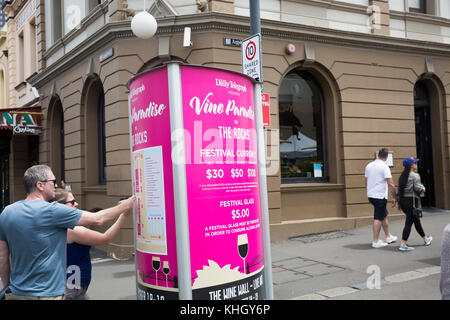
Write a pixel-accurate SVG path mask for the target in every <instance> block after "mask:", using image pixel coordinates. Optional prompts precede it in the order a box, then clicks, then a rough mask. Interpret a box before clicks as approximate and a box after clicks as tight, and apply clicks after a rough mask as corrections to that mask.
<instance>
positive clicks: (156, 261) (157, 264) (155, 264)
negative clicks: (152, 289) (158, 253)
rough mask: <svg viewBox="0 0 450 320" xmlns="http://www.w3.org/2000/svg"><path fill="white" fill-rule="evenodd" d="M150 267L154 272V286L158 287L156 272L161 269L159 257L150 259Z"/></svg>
mask: <svg viewBox="0 0 450 320" xmlns="http://www.w3.org/2000/svg"><path fill="white" fill-rule="evenodd" d="M152 266H153V270H155V279H156V285H158V270H159V269H160V268H161V259H160V258H159V257H152Z"/></svg>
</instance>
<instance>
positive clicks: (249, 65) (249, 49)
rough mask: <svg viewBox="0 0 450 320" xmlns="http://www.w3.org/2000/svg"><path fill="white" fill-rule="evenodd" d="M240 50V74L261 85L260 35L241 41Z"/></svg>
mask: <svg viewBox="0 0 450 320" xmlns="http://www.w3.org/2000/svg"><path fill="white" fill-rule="evenodd" d="M241 50H242V73H244V74H246V75H248V76H250V77H252V78H254V79H255V80H256V81H258V82H261V83H262V82H263V77H262V55H261V34H260V33H258V34H256V35H253V36H251V37H250V38H247V39H244V40H242V45H241Z"/></svg>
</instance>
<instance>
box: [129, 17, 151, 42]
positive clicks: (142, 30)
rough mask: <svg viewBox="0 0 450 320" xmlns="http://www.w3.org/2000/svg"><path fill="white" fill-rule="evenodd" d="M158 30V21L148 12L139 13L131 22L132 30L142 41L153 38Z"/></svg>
mask: <svg viewBox="0 0 450 320" xmlns="http://www.w3.org/2000/svg"><path fill="white" fill-rule="evenodd" d="M157 28H158V24H157V23H156V19H155V18H154V17H153V16H152V15H151V14H150V13H148V12H147V11H141V12H139V13H138V14H136V15H135V16H134V17H133V19H132V20H131V30H132V31H133V33H134V34H135V35H136V37H138V38H141V39H149V38H151V37H153V36H154V35H155V33H156V29H157Z"/></svg>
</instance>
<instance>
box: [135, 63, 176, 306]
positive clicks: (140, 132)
mask: <svg viewBox="0 0 450 320" xmlns="http://www.w3.org/2000/svg"><path fill="white" fill-rule="evenodd" d="M129 90H130V93H129V96H130V103H129V105H130V121H131V135H132V139H131V143H132V161H133V164H132V165H133V179H134V181H133V182H134V183H133V193H134V194H135V195H136V198H137V199H136V205H137V209H136V212H135V217H134V221H135V223H136V226H135V230H136V235H135V239H136V279H137V297H138V299H141V300H154V299H156V300H165V299H178V291H179V290H178V281H177V278H178V276H177V275H178V270H177V252H176V238H175V236H176V233H175V209H174V198H173V174H172V161H171V153H172V148H171V135H170V113H169V91H168V90H169V89H168V76H167V68H166V67H164V68H160V69H156V70H153V71H150V72H146V73H144V74H141V75H138V76H137V77H135V78H133V79H132V80H131V81H130V84H129Z"/></svg>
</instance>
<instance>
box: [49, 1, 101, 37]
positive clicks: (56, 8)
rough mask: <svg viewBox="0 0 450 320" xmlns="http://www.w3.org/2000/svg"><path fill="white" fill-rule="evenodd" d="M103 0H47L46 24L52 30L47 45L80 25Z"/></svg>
mask: <svg viewBox="0 0 450 320" xmlns="http://www.w3.org/2000/svg"><path fill="white" fill-rule="evenodd" d="M102 2H103V0H62V1H61V0H46V1H45V5H46V8H45V10H46V21H45V22H46V26H47V28H48V30H51V34H50V35H47V42H48V45H47V46H51V45H52V44H53V43H55V42H56V41H57V40H58V39H60V38H61V37H63V36H64V35H66V34H67V33H69V32H70V31H72V30H73V29H75V28H77V27H78V26H80V23H81V20H83V18H84V17H86V16H87V15H88V14H89V12H90V11H92V10H93V9H94V8H95V7H96V6H97V5H99V4H101V3H102Z"/></svg>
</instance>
